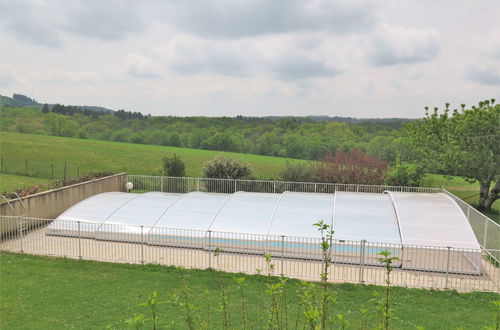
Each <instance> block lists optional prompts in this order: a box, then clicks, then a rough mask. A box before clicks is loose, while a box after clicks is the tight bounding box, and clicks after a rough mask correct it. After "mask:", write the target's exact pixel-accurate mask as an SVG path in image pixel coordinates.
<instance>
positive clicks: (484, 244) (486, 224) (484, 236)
mask: <svg viewBox="0 0 500 330" xmlns="http://www.w3.org/2000/svg"><path fill="white" fill-rule="evenodd" d="M483 219H484V235H483V248H485V249H487V248H488V247H487V246H486V242H487V240H488V219H487V218H486V217H483Z"/></svg>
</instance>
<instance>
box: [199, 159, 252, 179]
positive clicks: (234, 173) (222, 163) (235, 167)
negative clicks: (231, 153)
mask: <svg viewBox="0 0 500 330" xmlns="http://www.w3.org/2000/svg"><path fill="white" fill-rule="evenodd" d="M251 174H252V169H251V168H250V167H249V166H248V165H246V164H242V163H240V162H239V161H237V160H234V159H231V158H228V157H225V156H217V157H215V158H214V159H213V160H211V161H209V162H207V163H205V166H204V168H203V176H204V177H205V178H216V179H248V178H250V176H251Z"/></svg>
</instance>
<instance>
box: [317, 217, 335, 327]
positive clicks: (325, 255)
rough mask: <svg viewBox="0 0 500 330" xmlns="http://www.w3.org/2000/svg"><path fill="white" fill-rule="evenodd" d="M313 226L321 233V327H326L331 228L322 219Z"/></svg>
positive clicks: (329, 299)
mask: <svg viewBox="0 0 500 330" xmlns="http://www.w3.org/2000/svg"><path fill="white" fill-rule="evenodd" d="M314 226H316V227H318V231H319V232H320V233H321V253H322V261H323V265H322V272H321V274H320V276H321V283H322V288H323V292H322V295H321V305H322V306H321V328H322V329H326V323H327V321H328V314H329V311H328V309H329V308H328V307H329V305H330V302H331V300H332V298H331V296H330V293H329V292H328V269H329V268H330V265H331V251H332V250H331V247H332V242H333V229H331V228H330V225H328V224H326V223H325V222H324V221H323V220H320V221H319V222H317V223H315V224H314Z"/></svg>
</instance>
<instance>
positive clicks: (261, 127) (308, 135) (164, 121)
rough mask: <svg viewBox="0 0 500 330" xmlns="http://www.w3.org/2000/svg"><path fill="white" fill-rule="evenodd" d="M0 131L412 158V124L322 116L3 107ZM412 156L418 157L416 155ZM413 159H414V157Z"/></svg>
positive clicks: (304, 155) (290, 153)
mask: <svg viewBox="0 0 500 330" xmlns="http://www.w3.org/2000/svg"><path fill="white" fill-rule="evenodd" d="M0 116H1V118H2V120H1V122H0V130H2V131H16V132H20V133H32V134H41V135H53V136H64V137H75V138H81V139H97V140H108V141H117V142H131V143H138V144H152V145H162V146H174V147H186V148H196V149H206V150H216V151H231V152H241V153H252V154H258V155H268V156H279V157H288V158H296V159H311V160H316V159H319V158H321V157H323V156H324V155H325V154H328V153H332V152H335V151H336V150H338V149H340V150H345V151H349V150H351V149H358V150H361V151H364V152H366V153H368V154H369V155H371V156H379V157H380V158H381V159H382V160H384V161H387V162H393V161H395V159H396V155H399V157H402V158H403V159H405V158H407V157H409V155H408V152H407V151H408V143H407V140H406V138H405V137H404V135H403V134H402V127H404V125H405V123H406V122H408V120H402V119H393V120H355V119H350V120H349V119H343V120H342V119H337V121H332V120H328V119H326V118H323V117H318V118H309V117H265V118H258V117H242V116H238V117H172V116H150V115H142V114H141V113H139V112H129V111H123V110H120V111H116V112H114V113H113V114H105V113H100V112H96V111H89V110H86V109H79V108H78V107H72V106H61V105H53V106H51V107H50V109H49V107H46V106H44V107H42V108H41V109H39V108H27V107H22V108H21V107H12V106H3V107H1V108H0ZM412 157H413V156H412ZM410 158H411V157H410Z"/></svg>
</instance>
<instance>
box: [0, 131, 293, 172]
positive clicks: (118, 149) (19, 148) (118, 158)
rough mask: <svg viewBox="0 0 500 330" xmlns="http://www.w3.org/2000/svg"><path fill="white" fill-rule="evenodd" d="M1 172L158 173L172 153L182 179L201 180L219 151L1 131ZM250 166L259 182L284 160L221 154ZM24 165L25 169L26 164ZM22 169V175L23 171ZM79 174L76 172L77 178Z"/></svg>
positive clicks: (282, 163) (277, 169) (274, 170)
mask: <svg viewBox="0 0 500 330" xmlns="http://www.w3.org/2000/svg"><path fill="white" fill-rule="evenodd" d="M0 150H1V155H2V160H3V164H2V172H3V173H13V174H21V175H25V174H26V173H28V175H29V176H35V177H43V178H52V165H53V166H54V176H55V177H61V176H62V175H63V169H64V162H65V161H66V162H67V164H68V166H67V176H68V177H72V176H76V175H77V174H84V173H89V172H96V171H114V172H120V171H124V172H128V173H131V174H146V175H150V174H152V173H157V172H158V171H160V170H161V168H162V159H163V157H165V156H167V155H169V156H172V155H173V154H174V153H177V154H178V155H180V156H181V157H182V159H183V160H184V162H185V163H186V174H187V176H201V173H202V168H203V165H204V163H205V162H207V161H209V160H211V159H213V158H214V157H215V156H217V155H218V154H220V153H221V152H217V151H211V150H200V149H188V148H176V147H164V146H154V145H144V144H133V143H120V142H109V141H100V140H84V139H76V138H64V137H54V136H46V135H33V134H20V133H13V132H0ZM223 154H224V155H227V156H228V157H231V158H236V159H239V160H241V161H242V162H244V163H247V164H249V165H250V166H251V167H252V168H253V169H254V173H255V175H256V177H258V178H267V179H269V178H277V177H279V173H280V171H281V170H282V168H283V167H284V165H285V164H286V161H287V160H288V159H287V158H280V157H270V156H260V155H253V154H241V153H231V152H224V153H223ZM26 160H27V164H26ZM26 168H27V170H26ZM77 172H78V173H77Z"/></svg>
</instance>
